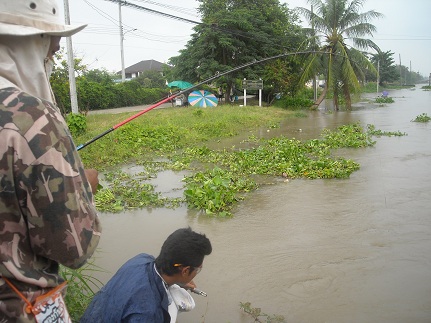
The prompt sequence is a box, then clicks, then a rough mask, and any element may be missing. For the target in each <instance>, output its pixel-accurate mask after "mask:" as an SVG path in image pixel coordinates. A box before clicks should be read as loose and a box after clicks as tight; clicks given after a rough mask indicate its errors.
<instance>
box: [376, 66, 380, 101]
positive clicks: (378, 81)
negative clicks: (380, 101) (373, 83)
mask: <svg viewBox="0 0 431 323" xmlns="http://www.w3.org/2000/svg"><path fill="white" fill-rule="evenodd" d="M379 83H380V59H379V60H378V61H377V93H379Z"/></svg>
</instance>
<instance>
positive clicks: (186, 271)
mask: <svg viewBox="0 0 431 323" xmlns="http://www.w3.org/2000/svg"><path fill="white" fill-rule="evenodd" d="M190 268H191V267H190V266H187V267H183V269H182V270H181V274H182V275H183V276H189V275H190Z"/></svg>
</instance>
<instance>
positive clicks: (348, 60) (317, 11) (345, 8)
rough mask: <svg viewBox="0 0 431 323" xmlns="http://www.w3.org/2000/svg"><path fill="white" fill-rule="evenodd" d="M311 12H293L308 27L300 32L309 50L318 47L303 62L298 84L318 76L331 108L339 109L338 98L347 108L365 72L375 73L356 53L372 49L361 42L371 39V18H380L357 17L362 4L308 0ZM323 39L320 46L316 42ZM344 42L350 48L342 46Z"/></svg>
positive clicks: (368, 14)
mask: <svg viewBox="0 0 431 323" xmlns="http://www.w3.org/2000/svg"><path fill="white" fill-rule="evenodd" d="M308 2H309V3H310V4H311V5H312V8H313V10H309V9H306V8H297V10H298V12H300V13H301V14H302V15H303V16H304V17H305V18H306V19H307V20H308V21H309V23H310V25H311V26H312V27H311V28H306V29H305V30H304V31H305V32H306V33H307V34H308V35H309V36H310V38H309V39H310V42H309V44H308V45H309V46H310V47H311V48H313V47H312V46H313V45H314V46H315V45H316V44H318V45H319V50H320V52H319V53H316V54H311V55H310V56H309V57H307V59H306V61H305V67H304V70H303V74H302V78H301V81H302V82H306V81H308V80H310V79H312V78H313V77H314V75H316V74H318V73H323V74H324V75H325V79H326V80H325V89H324V91H323V96H322V98H323V97H324V96H325V95H326V93H327V91H328V89H329V90H330V91H331V92H332V93H333V101H334V107H335V109H336V110H338V109H339V104H340V103H339V99H340V96H343V97H344V100H345V104H346V106H347V108H350V107H351V104H352V100H351V94H352V93H355V92H357V91H359V89H360V84H359V81H360V80H362V81H363V80H364V79H365V71H366V69H369V70H370V71H372V72H373V73H376V69H375V68H374V66H373V65H372V64H371V62H370V61H369V60H368V58H367V57H366V56H365V55H364V53H363V52H361V51H360V49H367V48H368V47H373V48H376V47H377V45H376V44H374V43H373V42H372V41H371V40H369V39H364V38H361V37H363V36H367V35H370V36H371V35H372V33H373V32H375V30H376V27H375V26H374V25H372V24H371V23H370V20H372V19H373V18H379V17H382V16H383V15H382V14H381V13H378V12H376V11H374V10H371V11H367V12H364V13H360V12H359V11H360V9H361V8H362V5H363V3H364V2H365V0H350V1H349V0H324V1H322V0H308ZM321 38H323V43H322V44H320V42H318V40H320V39H321ZM346 39H349V40H351V41H352V42H353V46H354V47H350V46H348V45H347V44H346Z"/></svg>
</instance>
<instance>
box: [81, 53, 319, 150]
mask: <svg viewBox="0 0 431 323" xmlns="http://www.w3.org/2000/svg"><path fill="white" fill-rule="evenodd" d="M311 53H314V54H318V53H320V54H327V52H321V51H300V52H290V53H283V54H279V55H275V56H271V57H266V58H262V59H261V60H253V61H252V62H249V63H246V64H243V65H240V66H238V67H234V68H232V69H230V70H228V71H225V72H221V73H220V72H217V73H216V74H215V75H213V76H211V77H209V78H208V79H206V80H204V81H202V82H199V83H197V84H195V85H192V86H190V87H188V88H186V89H183V90H182V91H179V92H177V93H174V94H172V95H169V96H168V97H166V98H165V99H163V100H161V101H159V102H157V103H155V104H153V105H152V106H150V107H148V108H146V109H144V110H142V111H140V112H138V113H136V114H134V115H132V116H131V117H129V118H127V119H126V120H124V121H121V122H120V123H117V124H116V125H114V126H112V127H111V128H109V129H107V130H105V131H104V132H102V133H101V134H99V135H97V136H96V137H94V138H92V139H90V140H89V141H87V142H85V143H83V144H80V145H78V146H77V147H76V150H78V151H79V150H81V149H82V148H84V147H87V146H88V145H90V144H91V143H93V142H95V141H96V140H99V139H100V138H102V137H104V136H106V135H107V134H108V133H111V132H112V131H114V130H116V129H118V128H120V127H121V126H123V125H125V124H126V123H129V122H130V121H132V120H134V119H136V118H138V117H140V116H141V115H143V114H144V113H147V112H148V111H151V110H153V109H154V108H157V107H158V106H160V105H162V104H163V103H166V102H168V101H169V100H173V99H174V98H176V97H177V96H179V95H181V94H184V93H186V92H189V91H190V90H192V89H195V88H197V87H200V86H202V85H204V84H206V83H208V82H211V81H213V80H215V79H218V78H220V77H222V76H225V75H227V74H230V73H233V72H236V71H239V70H241V69H243V68H246V67H248V66H251V65H254V64H261V63H263V62H266V61H269V60H272V59H277V58H282V57H287V56H292V55H298V54H311Z"/></svg>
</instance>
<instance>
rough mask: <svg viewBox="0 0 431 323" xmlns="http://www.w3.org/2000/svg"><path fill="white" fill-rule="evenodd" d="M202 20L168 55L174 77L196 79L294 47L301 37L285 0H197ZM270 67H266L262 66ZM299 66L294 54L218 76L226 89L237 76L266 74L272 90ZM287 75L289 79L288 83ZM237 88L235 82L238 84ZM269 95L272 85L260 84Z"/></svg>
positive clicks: (291, 78) (291, 79)
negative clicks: (177, 50)
mask: <svg viewBox="0 0 431 323" xmlns="http://www.w3.org/2000/svg"><path fill="white" fill-rule="evenodd" d="M199 3H200V5H199V11H200V13H201V15H202V22H203V24H201V25H197V26H196V27H195V28H194V30H195V33H194V34H193V35H192V39H191V40H190V41H189V42H188V44H187V46H186V48H185V49H183V50H181V51H180V55H179V56H177V57H172V58H171V59H170V61H169V62H170V63H171V65H173V66H174V69H173V73H172V74H173V76H174V78H178V79H184V80H187V81H191V82H195V81H198V80H204V79H207V78H209V77H211V76H213V75H215V74H216V73H217V72H224V71H227V70H230V69H232V68H234V67H238V66H240V65H243V64H245V63H249V62H251V61H253V60H260V59H261V58H264V57H269V56H274V55H278V54H280V53H281V52H288V51H295V50H296V49H297V48H298V46H299V44H300V42H301V41H302V40H303V39H302V37H303V36H302V34H301V32H300V28H299V25H298V23H299V21H298V19H297V17H296V15H294V14H293V12H292V11H290V10H289V9H288V7H287V5H286V4H280V2H279V1H274V0H262V1H259V2H258V3H257V2H255V1H242V0H233V1H229V3H227V2H226V1H218V0H215V1H208V0H199ZM267 66H268V69H266V67H267ZM299 68H300V66H299V65H298V64H297V63H295V61H294V59H289V60H288V59H285V60H281V61H280V62H270V63H269V64H268V65H264V64H256V65H253V66H250V67H248V68H245V69H243V70H241V71H238V72H236V73H235V74H232V75H228V76H224V77H222V78H220V79H218V80H217V83H218V85H221V84H223V85H224V91H225V92H224V93H227V94H229V93H230V90H231V88H232V86H233V84H235V79H237V80H242V79H243V78H244V77H245V78H247V79H258V78H259V77H264V78H265V84H267V85H268V86H272V87H273V89H274V91H276V92H287V89H285V88H282V87H284V86H286V85H287V84H289V85H290V86H292V87H294V86H295V85H296V84H297V82H295V80H296V78H295V77H294V75H293V74H295V73H296V74H298V71H299ZM287 80H288V82H286V81H287ZM236 88H237V89H239V87H238V86H236ZM264 90H265V91H264V92H266V93H267V95H270V93H271V90H270V88H269V87H268V88H266V89H264Z"/></svg>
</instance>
